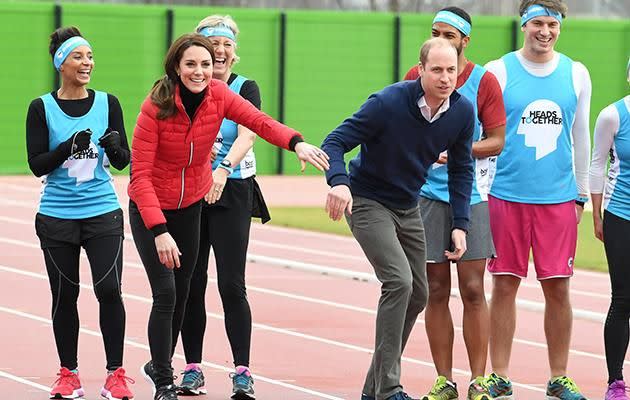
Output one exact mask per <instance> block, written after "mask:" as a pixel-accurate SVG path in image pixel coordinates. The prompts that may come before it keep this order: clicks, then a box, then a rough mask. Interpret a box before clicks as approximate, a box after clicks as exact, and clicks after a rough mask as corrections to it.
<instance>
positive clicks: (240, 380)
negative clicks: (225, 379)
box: [230, 372, 253, 386]
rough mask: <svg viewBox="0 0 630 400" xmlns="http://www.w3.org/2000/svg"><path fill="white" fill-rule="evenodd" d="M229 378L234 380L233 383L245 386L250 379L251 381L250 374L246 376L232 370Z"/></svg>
mask: <svg viewBox="0 0 630 400" xmlns="http://www.w3.org/2000/svg"><path fill="white" fill-rule="evenodd" d="M230 378H232V380H233V381H234V384H236V385H239V386H247V385H249V381H250V379H251V380H252V381H253V379H252V377H251V376H247V375H245V374H236V373H234V372H232V373H230Z"/></svg>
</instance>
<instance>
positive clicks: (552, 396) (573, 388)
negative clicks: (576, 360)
mask: <svg viewBox="0 0 630 400" xmlns="http://www.w3.org/2000/svg"><path fill="white" fill-rule="evenodd" d="M547 400H588V399H587V398H586V397H584V395H582V393H580V388H578V387H577V385H576V384H575V382H574V381H573V379H571V378H569V377H566V376H559V377H556V378H553V379H551V380H550V381H549V383H547Z"/></svg>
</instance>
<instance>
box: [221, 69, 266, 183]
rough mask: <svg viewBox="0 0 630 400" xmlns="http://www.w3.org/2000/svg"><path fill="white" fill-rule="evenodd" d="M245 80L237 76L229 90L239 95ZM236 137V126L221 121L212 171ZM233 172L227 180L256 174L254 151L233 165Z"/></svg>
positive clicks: (225, 120) (226, 120)
mask: <svg viewBox="0 0 630 400" xmlns="http://www.w3.org/2000/svg"><path fill="white" fill-rule="evenodd" d="M246 80H247V78H246V77H244V76H242V75H237V76H236V78H235V79H234V80H233V81H232V83H231V84H230V90H232V91H233V92H234V93H236V94H239V93H240V92H241V87H243V83H245V81H246ZM237 136H238V124H237V123H236V122H234V121H232V120H229V119H227V118H224V119H223V122H221V128H220V129H219V133H218V134H217V138H216V141H215V142H214V147H215V149H217V150H218V154H217V158H216V159H215V160H214V162H213V163H212V169H213V170H214V169H216V168H217V167H218V166H219V164H220V163H221V161H223V159H224V158H225V156H226V155H227V154H228V152H229V151H230V149H231V148H232V145H233V144H234V141H235V140H236V137H237ZM233 167H234V172H232V174H230V176H228V179H245V178H249V177H250V176H252V175H255V174H256V157H255V156H254V150H253V149H250V150H249V151H248V152H247V154H245V157H244V158H243V160H242V161H241V162H240V163H239V164H238V165H234V166H233Z"/></svg>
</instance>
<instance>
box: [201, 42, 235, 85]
mask: <svg viewBox="0 0 630 400" xmlns="http://www.w3.org/2000/svg"><path fill="white" fill-rule="evenodd" d="M208 39H210V40H211V41H212V48H213V49H214V72H213V75H212V76H213V77H214V78H215V79H221V80H222V81H224V82H227V80H228V78H229V77H230V74H231V73H232V65H234V60H235V57H236V43H234V41H233V40H232V39H230V38H227V37H223V36H210V37H208Z"/></svg>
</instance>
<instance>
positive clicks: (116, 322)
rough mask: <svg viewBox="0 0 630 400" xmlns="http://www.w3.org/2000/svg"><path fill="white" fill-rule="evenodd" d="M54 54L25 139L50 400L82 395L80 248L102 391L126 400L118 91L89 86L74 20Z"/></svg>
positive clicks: (123, 149)
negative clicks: (46, 89) (54, 375)
mask: <svg viewBox="0 0 630 400" xmlns="http://www.w3.org/2000/svg"><path fill="white" fill-rule="evenodd" d="M50 55H51V56H52V60H53V64H54V66H55V69H56V70H57V71H58V72H59V74H60V75H61V87H60V88H59V89H58V90H55V91H53V92H50V93H47V94H45V95H43V96H40V97H38V98H37V99H35V100H33V101H32V102H31V105H30V107H29V109H28V115H27V119H26V145H27V151H28V163H29V167H30V169H31V171H33V174H35V175H36V176H38V177H42V182H43V188H42V196H41V201H40V205H39V212H38V213H37V216H36V218H35V229H36V231H37V236H38V237H39V240H40V243H41V248H42V250H43V252H44V260H45V263H46V270H47V272H48V277H49V280H50V288H51V291H52V300H53V301H52V323H53V332H54V335H55V342H56V344H57V352H58V354H59V359H60V364H61V369H60V371H59V373H58V376H59V378H58V379H57V381H56V382H55V384H54V386H53V388H52V390H51V392H50V398H54V399H74V398H78V397H82V396H83V395H84V390H83V388H82V386H81V382H80V379H79V371H78V362H77V341H78V336H79V316H78V312H77V298H78V296H79V256H80V252H81V247H83V248H84V249H85V252H86V254H87V257H88V260H89V262H90V269H91V272H92V281H93V282H94V292H95V294H96V298H97V300H98V303H99V314H100V327H101V333H102V336H103V342H104V345H105V355H106V358H107V365H106V368H107V377H106V379H105V384H104V386H103V388H102V389H101V395H102V396H103V397H105V398H107V399H110V400H131V399H132V398H133V394H132V393H131V391H130V390H129V388H128V387H127V382H133V380H131V379H130V378H128V377H127V376H126V373H125V370H124V369H123V368H122V366H123V342H124V336H125V309H124V306H123V302H122V297H121V277H122V266H123V263H122V259H123V252H122V251H123V232H124V231H123V214H122V210H121V208H120V204H119V203H118V197H117V196H116V192H115V191H114V186H113V180H112V176H111V175H110V173H109V166H110V165H112V166H114V167H115V168H116V169H118V170H122V169H123V168H125V167H126V166H127V165H128V164H129V157H130V154H129V146H128V144H127V138H126V135H125V126H124V123H123V115H122V110H121V108H120V104H119V102H118V99H117V98H116V97H115V96H113V95H111V94H108V93H105V92H99V91H95V90H92V89H87V85H88V84H89V83H90V79H91V77H92V72H93V69H94V59H93V55H92V47H91V45H90V44H89V43H88V41H87V40H85V39H84V38H83V37H82V36H81V32H79V30H78V29H77V28H75V27H70V28H59V29H57V30H56V31H55V32H53V34H52V35H51V36H50Z"/></svg>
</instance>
